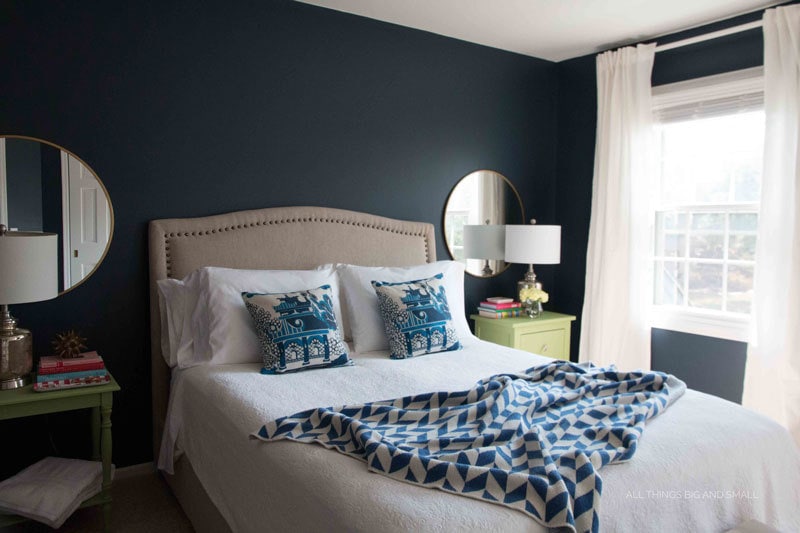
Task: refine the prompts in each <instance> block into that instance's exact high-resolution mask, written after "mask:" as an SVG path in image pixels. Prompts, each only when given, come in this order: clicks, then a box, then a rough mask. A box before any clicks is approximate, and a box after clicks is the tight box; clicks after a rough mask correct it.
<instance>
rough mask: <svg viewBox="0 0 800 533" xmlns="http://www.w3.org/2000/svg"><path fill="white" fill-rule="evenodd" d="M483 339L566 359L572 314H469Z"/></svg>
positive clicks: (567, 356)
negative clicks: (514, 315)
mask: <svg viewBox="0 0 800 533" xmlns="http://www.w3.org/2000/svg"><path fill="white" fill-rule="evenodd" d="M470 318H471V319H472V320H474V321H475V335H476V336H477V337H478V338H479V339H482V340H485V341H489V342H493V343H495V344H502V345H503V346H509V347H511V348H518V349H520V350H525V351H526V352H531V353H536V354H539V355H546V356H547V357H552V358H554V359H563V360H564V361H569V339H570V327H571V322H572V321H573V320H575V317H574V316H572V315H562V314H561V313H553V312H551V311H545V312H544V313H542V316H540V317H539V318H528V317H521V318H498V319H495V318H486V317H482V316H480V315H471V316H470Z"/></svg>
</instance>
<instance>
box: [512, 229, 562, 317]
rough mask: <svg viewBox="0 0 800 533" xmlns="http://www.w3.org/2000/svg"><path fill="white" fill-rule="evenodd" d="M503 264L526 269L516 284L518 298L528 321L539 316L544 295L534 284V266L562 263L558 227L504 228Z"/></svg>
mask: <svg viewBox="0 0 800 533" xmlns="http://www.w3.org/2000/svg"><path fill="white" fill-rule="evenodd" d="M505 260H506V262H508V263H523V264H527V265H528V272H526V273H525V278H524V279H522V280H521V281H519V282H517V295H518V296H519V301H520V302H521V303H522V305H523V307H524V308H525V312H526V314H527V315H528V316H529V317H530V318H536V317H538V316H540V315H541V314H542V303H543V300H544V301H546V299H547V293H545V292H544V291H543V290H542V284H541V283H540V282H538V281H536V274H535V273H534V271H533V265H534V264H537V265H556V264H558V263H560V262H561V226H545V225H538V224H536V221H535V220H531V223H530V224H529V225H508V226H506V247H505Z"/></svg>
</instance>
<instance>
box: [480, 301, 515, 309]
mask: <svg viewBox="0 0 800 533" xmlns="http://www.w3.org/2000/svg"><path fill="white" fill-rule="evenodd" d="M481 306H482V307H490V308H492V309H514V308H517V307H521V304H520V303H519V302H508V303H501V304H496V303H492V302H490V301H489V300H485V301H483V302H481Z"/></svg>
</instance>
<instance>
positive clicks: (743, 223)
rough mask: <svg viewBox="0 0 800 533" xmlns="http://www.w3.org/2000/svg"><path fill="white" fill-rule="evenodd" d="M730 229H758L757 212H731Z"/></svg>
mask: <svg viewBox="0 0 800 533" xmlns="http://www.w3.org/2000/svg"><path fill="white" fill-rule="evenodd" d="M730 217H731V221H730V224H731V231H756V230H757V229H758V214H756V213H731V215H730Z"/></svg>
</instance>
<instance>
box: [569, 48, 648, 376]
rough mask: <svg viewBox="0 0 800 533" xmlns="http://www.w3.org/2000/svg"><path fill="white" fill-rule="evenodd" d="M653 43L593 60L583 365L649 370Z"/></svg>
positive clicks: (603, 55) (581, 347) (582, 342)
mask: <svg viewBox="0 0 800 533" xmlns="http://www.w3.org/2000/svg"><path fill="white" fill-rule="evenodd" d="M654 56H655V44H649V45H639V46H637V47H635V48H634V47H627V48H622V49H620V50H615V51H611V52H606V53H604V54H600V55H599V56H597V141H596V145H595V163H594V180H593V190H592V215H591V222H590V224H589V247H588V250H587V254H586V292H585V294H584V303H583V315H582V319H581V340H580V360H581V361H592V362H594V363H596V364H599V365H608V364H611V363H614V364H616V365H617V367H619V368H620V369H623V370H625V369H629V370H632V369H635V368H640V369H649V368H650V324H649V318H648V317H649V308H650V303H651V300H652V288H651V287H652V285H651V282H650V280H651V279H652V274H651V273H652V266H651V264H650V249H649V246H650V231H651V227H652V222H651V218H652V210H651V205H652V204H650V203H649V201H648V200H647V199H648V198H651V197H652V190H653V187H652V186H651V183H650V181H651V180H652V176H653V172H652V171H651V169H652V156H653V111H652V105H651V95H650V92H651V87H650V73H651V71H652V68H653V59H654Z"/></svg>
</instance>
